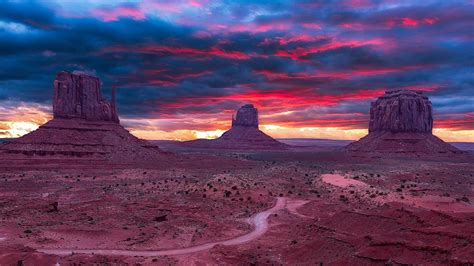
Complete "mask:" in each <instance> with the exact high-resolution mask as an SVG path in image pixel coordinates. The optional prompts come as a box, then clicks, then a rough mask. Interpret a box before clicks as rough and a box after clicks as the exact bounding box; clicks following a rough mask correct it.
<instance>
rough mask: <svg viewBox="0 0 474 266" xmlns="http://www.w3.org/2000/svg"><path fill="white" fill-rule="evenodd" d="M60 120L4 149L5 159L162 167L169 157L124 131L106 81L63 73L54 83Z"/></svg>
mask: <svg viewBox="0 0 474 266" xmlns="http://www.w3.org/2000/svg"><path fill="white" fill-rule="evenodd" d="M53 88H54V99H53V109H54V118H53V119H52V120H50V121H48V122H47V123H46V124H44V125H42V126H40V127H39V128H38V129H37V130H35V131H33V132H31V133H29V134H26V135H24V136H23V137H21V138H18V139H15V140H13V141H9V142H7V143H5V144H3V145H1V146H0V158H7V159H14V160H22V159H26V160H27V161H28V162H33V161H34V160H33V159H36V160H37V161H38V160H40V159H42V161H46V162H48V163H49V162H53V161H54V160H59V161H61V162H63V161H64V160H68V161H71V160H72V161H73V162H74V163H79V162H81V163H83V162H88V163H89V162H90V163H99V164H103V163H114V164H122V163H124V164H127V163H133V164H136V163H157V162H159V161H161V160H163V159H165V158H166V157H165V156H164V155H165V154H164V153H163V152H162V151H161V150H160V149H159V148H158V147H157V146H155V145H152V144H150V143H149V142H148V141H145V140H141V139H138V138H137V137H135V136H133V135H132V134H130V133H129V132H128V131H127V130H126V129H125V128H123V127H122V126H121V125H120V123H119V119H118V115H117V112H116V109H115V95H114V94H115V90H113V95H112V103H109V102H107V101H106V100H104V99H103V98H102V95H101V93H100V80H99V79H98V78H96V77H92V76H88V75H84V74H79V75H76V74H71V73H68V72H60V73H58V75H57V76H56V79H55V80H54V83H53Z"/></svg>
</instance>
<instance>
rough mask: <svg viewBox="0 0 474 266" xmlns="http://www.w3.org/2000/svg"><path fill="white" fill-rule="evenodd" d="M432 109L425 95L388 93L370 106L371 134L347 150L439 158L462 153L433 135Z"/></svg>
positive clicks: (415, 92) (350, 145)
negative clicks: (434, 156) (444, 155)
mask: <svg viewBox="0 0 474 266" xmlns="http://www.w3.org/2000/svg"><path fill="white" fill-rule="evenodd" d="M432 129H433V110H432V106H431V102H430V101H429V99H428V97H427V96H426V95H423V93H422V92H417V91H409V90H392V91H387V92H386V93H385V95H383V96H381V97H379V98H378V99H377V100H376V101H375V102H372V103H371V108H370V122H369V134H368V135H367V136H365V137H363V138H361V139H360V140H359V141H356V142H353V143H351V144H349V145H348V146H346V147H345V150H346V151H349V152H351V153H353V154H358V155H361V156H365V155H367V154H392V155H393V154H399V155H420V154H425V155H438V154H456V153H462V152H461V151H460V150H458V149H457V148H455V147H453V146H451V145H450V144H448V143H446V142H444V141H443V140H441V139H440V138H438V137H436V136H434V135H433V134H432Z"/></svg>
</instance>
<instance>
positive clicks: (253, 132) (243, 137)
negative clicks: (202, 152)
mask: <svg viewBox="0 0 474 266" xmlns="http://www.w3.org/2000/svg"><path fill="white" fill-rule="evenodd" d="M183 145H184V146H186V147H192V148H203V149H229V150H283V149H287V148H288V145H286V144H284V143H281V142H279V141H277V140H275V139H273V138H272V137H270V136H268V135H267V134H265V133H263V132H262V131H261V130H260V129H258V110H257V108H255V107H254V106H253V105H252V104H246V105H244V106H242V107H241V108H239V110H237V114H236V115H235V117H234V116H233V117H232V127H231V128H230V129H229V130H227V131H226V132H224V134H222V136H221V137H219V138H217V139H213V140H204V139H199V140H193V141H186V142H184V143H183Z"/></svg>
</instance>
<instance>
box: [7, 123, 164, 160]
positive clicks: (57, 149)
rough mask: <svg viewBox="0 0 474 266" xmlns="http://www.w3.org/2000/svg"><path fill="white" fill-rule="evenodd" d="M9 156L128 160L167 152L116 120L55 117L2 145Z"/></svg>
mask: <svg viewBox="0 0 474 266" xmlns="http://www.w3.org/2000/svg"><path fill="white" fill-rule="evenodd" d="M1 155H4V156H7V157H8V158H24V157H30V158H74V159H77V160H81V159H85V160H87V159H96V160H102V161H104V162H106V161H110V162H114V163H126V162H132V161H137V162H140V161H152V160H158V159H163V156H164V153H163V152H162V151H161V150H160V149H159V148H158V147H157V146H154V145H151V144H150V143H148V142H147V141H145V140H140V139H138V138H136V137H135V136H133V135H132V134H130V133H129V132H128V131H127V130H126V129H124V128H123V127H122V126H121V125H120V124H117V123H114V122H104V121H101V122H92V121H87V120H83V119H53V120H51V121H49V122H47V123H46V124H44V125H42V126H41V127H39V128H38V129H37V130H35V131H33V132H31V133H29V134H27V135H25V136H23V137H21V138H19V139H16V140H14V141H10V142H8V143H5V144H4V145H2V146H1V147H0V156H1Z"/></svg>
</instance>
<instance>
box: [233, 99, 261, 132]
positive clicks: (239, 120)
mask: <svg viewBox="0 0 474 266" xmlns="http://www.w3.org/2000/svg"><path fill="white" fill-rule="evenodd" d="M235 126H243V127H254V128H258V110H257V108H255V107H253V105H252V104H246V105H244V106H242V107H241V108H240V109H239V110H238V111H237V115H236V117H235V119H234V118H232V127H235Z"/></svg>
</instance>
